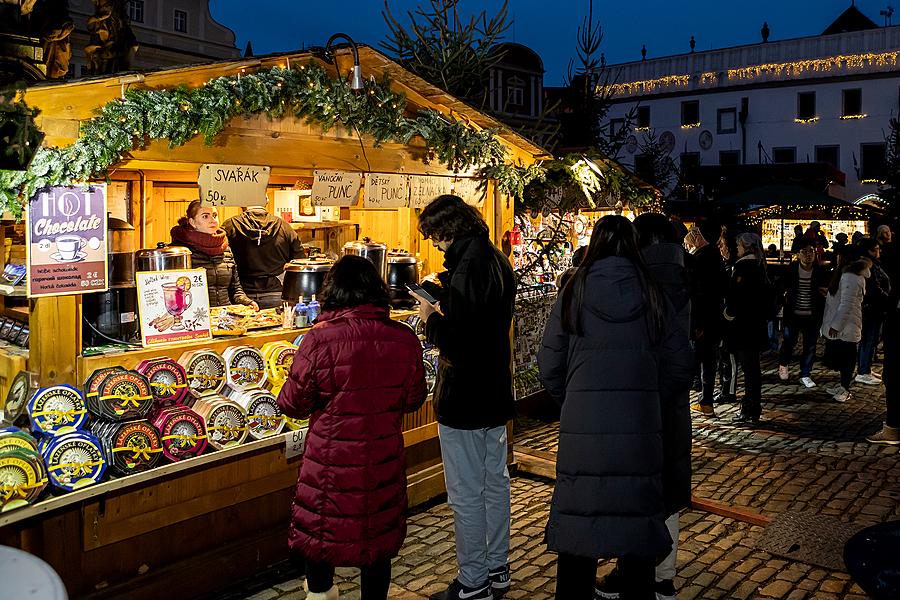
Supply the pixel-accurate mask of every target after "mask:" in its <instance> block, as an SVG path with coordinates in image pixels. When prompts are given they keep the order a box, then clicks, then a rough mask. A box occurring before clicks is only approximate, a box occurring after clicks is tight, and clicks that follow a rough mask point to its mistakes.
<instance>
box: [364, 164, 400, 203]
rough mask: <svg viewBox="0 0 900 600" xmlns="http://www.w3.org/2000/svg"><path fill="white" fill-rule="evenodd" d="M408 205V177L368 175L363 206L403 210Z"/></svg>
mask: <svg viewBox="0 0 900 600" xmlns="http://www.w3.org/2000/svg"><path fill="white" fill-rule="evenodd" d="M408 204H409V176H408V175H397V174H391V173H366V189H365V192H364V195H363V206H365V207H366V208H402V207H405V206H407V205H408Z"/></svg>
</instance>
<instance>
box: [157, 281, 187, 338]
mask: <svg viewBox="0 0 900 600" xmlns="http://www.w3.org/2000/svg"><path fill="white" fill-rule="evenodd" d="M162 289H163V298H164V300H165V303H166V312H168V313H169V314H170V315H172V317H173V318H174V319H175V323H174V324H173V325H172V330H175V331H180V330H183V329H184V325H183V324H182V322H181V315H182V313H184V311H186V310H187V309H188V308H190V306H191V301H192V298H191V293H190V292H189V291H188V290H187V286H182V285H178V284H177V283H164V284H163V286H162Z"/></svg>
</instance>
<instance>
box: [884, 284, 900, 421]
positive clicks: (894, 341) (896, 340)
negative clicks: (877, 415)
mask: <svg viewBox="0 0 900 600" xmlns="http://www.w3.org/2000/svg"><path fill="white" fill-rule="evenodd" d="M897 285H900V282H898V283H897ZM897 371H900V308H894V309H893V310H891V311H890V312H889V313H888V315H887V320H886V321H885V322H884V369H883V370H882V376H883V380H884V397H885V401H886V402H887V416H886V417H885V418H884V422H885V423H887V425H888V426H889V427H900V373H898V372H897Z"/></svg>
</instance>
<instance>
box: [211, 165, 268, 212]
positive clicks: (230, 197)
mask: <svg viewBox="0 0 900 600" xmlns="http://www.w3.org/2000/svg"><path fill="white" fill-rule="evenodd" d="M269 172H270V169H269V167H257V166H254V165H201V166H200V173H199V175H198V176H197V185H199V186H200V201H201V202H202V203H203V204H205V205H207V206H265V205H266V202H267V198H266V186H267V185H269Z"/></svg>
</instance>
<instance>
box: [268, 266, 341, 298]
mask: <svg viewBox="0 0 900 600" xmlns="http://www.w3.org/2000/svg"><path fill="white" fill-rule="evenodd" d="M332 265H334V261H331V260H326V259H322V258H319V259H314V258H303V259H297V260H292V261H291V262H289V263H288V264H286V265H284V288H283V290H282V292H281V299H282V300H285V301H287V302H291V303H293V302H296V301H297V298H299V297H300V296H302V297H304V298H306V299H309V298H310V297H312V295H313V294H318V293H320V291H321V290H322V284H323V283H324V282H325V275H326V274H327V273H328V271H330V270H331V267H332Z"/></svg>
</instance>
